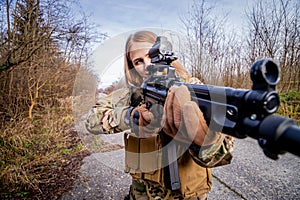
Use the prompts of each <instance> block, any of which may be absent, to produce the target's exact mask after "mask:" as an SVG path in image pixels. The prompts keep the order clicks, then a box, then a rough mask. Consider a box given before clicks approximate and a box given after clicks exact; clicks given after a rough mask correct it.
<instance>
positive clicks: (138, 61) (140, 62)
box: [133, 58, 144, 65]
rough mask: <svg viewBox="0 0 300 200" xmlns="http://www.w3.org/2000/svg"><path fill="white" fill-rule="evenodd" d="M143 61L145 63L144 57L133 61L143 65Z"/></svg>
mask: <svg viewBox="0 0 300 200" xmlns="http://www.w3.org/2000/svg"><path fill="white" fill-rule="evenodd" d="M143 63H144V60H143V59H142V58H138V59H135V60H134V62H133V64H134V65H141V64H143Z"/></svg>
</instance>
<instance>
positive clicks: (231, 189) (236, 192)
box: [212, 174, 247, 200]
mask: <svg viewBox="0 0 300 200" xmlns="http://www.w3.org/2000/svg"><path fill="white" fill-rule="evenodd" d="M212 176H213V177H214V178H215V179H217V181H219V182H220V183H221V184H222V185H224V186H225V187H226V188H228V189H229V190H230V191H232V192H233V193H235V194H236V195H238V196H240V197H241V198H242V199H244V200H247V199H246V197H244V196H243V195H242V194H241V193H239V192H238V191H236V190H235V189H233V188H232V187H230V186H229V185H227V184H226V183H225V182H224V181H222V180H221V179H220V178H219V177H217V176H216V175H213V174H212Z"/></svg>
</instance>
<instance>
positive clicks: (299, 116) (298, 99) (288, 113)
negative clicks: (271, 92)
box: [278, 90, 300, 125]
mask: <svg viewBox="0 0 300 200" xmlns="http://www.w3.org/2000/svg"><path fill="white" fill-rule="evenodd" d="M280 103H281V104H280V108H279V110H278V114H280V115H283V116H285V117H289V118H292V119H294V120H295V121H297V123H298V125H300V92H299V91H295V90H291V91H289V92H286V93H281V94H280Z"/></svg>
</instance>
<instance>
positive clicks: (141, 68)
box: [134, 65, 146, 77]
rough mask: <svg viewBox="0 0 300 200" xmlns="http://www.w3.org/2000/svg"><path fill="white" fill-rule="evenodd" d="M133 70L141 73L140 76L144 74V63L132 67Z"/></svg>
mask: <svg viewBox="0 0 300 200" xmlns="http://www.w3.org/2000/svg"><path fill="white" fill-rule="evenodd" d="M134 68H135V70H136V71H137V72H138V73H139V75H141V76H142V77H145V76H146V71H145V66H144V65H138V66H135V67H134Z"/></svg>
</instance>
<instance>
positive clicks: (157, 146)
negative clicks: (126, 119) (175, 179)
mask: <svg viewBox="0 0 300 200" xmlns="http://www.w3.org/2000/svg"><path fill="white" fill-rule="evenodd" d="M124 144H125V172H126V173H130V175H131V176H132V177H133V178H137V179H139V178H142V179H145V180H149V181H153V182H155V183H159V184H161V185H163V184H164V183H163V170H162V149H161V141H160V137H159V135H158V134H157V135H154V136H151V137H147V138H138V137H136V136H135V135H133V134H130V133H125V134H124Z"/></svg>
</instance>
